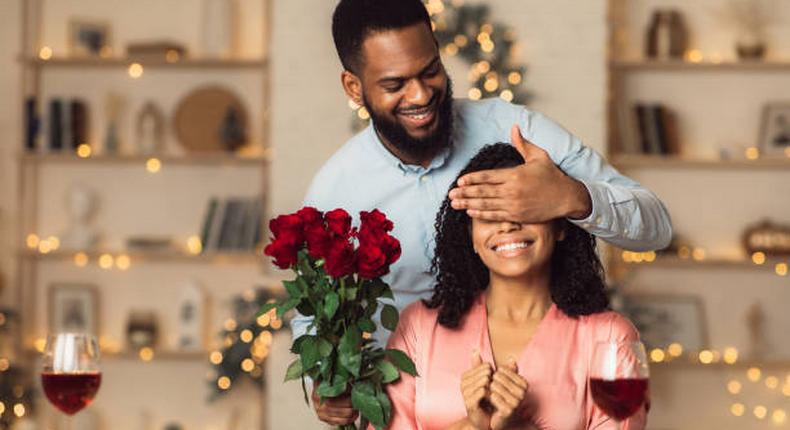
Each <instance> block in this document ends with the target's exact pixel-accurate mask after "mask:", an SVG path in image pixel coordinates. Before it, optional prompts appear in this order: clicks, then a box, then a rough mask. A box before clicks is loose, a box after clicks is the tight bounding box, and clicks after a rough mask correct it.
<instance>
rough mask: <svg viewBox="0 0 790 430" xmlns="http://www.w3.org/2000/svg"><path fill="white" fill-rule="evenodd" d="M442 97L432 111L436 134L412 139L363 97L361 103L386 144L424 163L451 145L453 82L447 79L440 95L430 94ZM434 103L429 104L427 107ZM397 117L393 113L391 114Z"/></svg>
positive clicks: (398, 124)
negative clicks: (434, 111)
mask: <svg viewBox="0 0 790 430" xmlns="http://www.w3.org/2000/svg"><path fill="white" fill-rule="evenodd" d="M441 96H444V99H443V100H442V101H441V102H439V105H438V107H437V109H436V119H435V121H438V124H437V126H436V131H434V132H433V133H431V134H430V135H428V136H425V137H423V138H419V139H418V138H414V137H412V136H411V135H410V134H409V133H408V132H407V131H406V129H405V128H404V127H403V125H401V124H400V123H398V122H397V121H390V120H389V119H387V118H384V116H383V115H380V114H378V113H377V112H376V111H375V110H373V108H372V106H371V105H370V103H369V102H368V100H367V98H366V97H365V96H364V95H363V96H362V100H363V103H364V104H365V108H366V109H367V110H368V112H369V113H370V119H371V120H372V121H373V126H374V127H375V128H376V131H378V133H379V134H381V136H382V137H384V138H385V139H386V140H387V142H388V143H389V144H390V145H392V146H394V147H395V148H396V149H397V150H398V151H400V152H402V153H403V154H404V155H406V156H408V157H409V158H413V159H416V160H427V159H430V158H433V157H434V156H435V155H436V154H438V153H440V152H441V151H443V150H444V149H446V148H449V147H450V145H451V144H452V141H451V139H450V137H451V135H452V132H453V83H452V81H450V78H449V77H448V78H447V88H446V89H445V92H444V94H443V95H442V94H434V97H441ZM433 103H436V102H435V101H431V104H433ZM392 114H393V116H395V117H396V118H397V113H396V112H393V113H392Z"/></svg>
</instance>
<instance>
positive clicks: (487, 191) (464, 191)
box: [450, 184, 502, 200]
mask: <svg viewBox="0 0 790 430" xmlns="http://www.w3.org/2000/svg"><path fill="white" fill-rule="evenodd" d="M494 197H502V195H501V190H500V189H499V187H498V186H495V185H494V186H492V185H488V184H484V185H467V186H465V187H458V188H454V189H453V190H452V191H450V198H451V199H453V200H458V199H472V198H484V199H487V198H494Z"/></svg>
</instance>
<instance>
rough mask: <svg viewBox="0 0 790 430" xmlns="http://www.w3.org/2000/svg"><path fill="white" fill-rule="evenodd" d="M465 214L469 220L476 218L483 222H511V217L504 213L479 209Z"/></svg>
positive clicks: (470, 210)
mask: <svg viewBox="0 0 790 430" xmlns="http://www.w3.org/2000/svg"><path fill="white" fill-rule="evenodd" d="M466 214H467V215H469V216H470V217H471V218H477V219H480V220H485V221H511V220H512V218H513V217H512V215H510V214H509V213H507V212H505V211H486V210H479V209H469V210H467V211H466Z"/></svg>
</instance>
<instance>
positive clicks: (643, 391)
mask: <svg viewBox="0 0 790 430" xmlns="http://www.w3.org/2000/svg"><path fill="white" fill-rule="evenodd" d="M590 391H592V397H593V401H594V402H595V404H596V405H598V407H599V408H601V410H602V411H603V412H604V413H605V414H606V415H608V416H610V417H612V418H614V419H616V420H618V421H622V420H624V419H626V418H628V417H630V416H631V415H633V414H635V413H636V411H638V410H639V408H640V407H641V406H642V405H643V404H644V403H645V402H646V400H647V378H627V379H614V380H611V381H607V380H603V379H600V378H590Z"/></svg>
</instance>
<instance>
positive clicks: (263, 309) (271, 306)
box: [255, 303, 277, 318]
mask: <svg viewBox="0 0 790 430" xmlns="http://www.w3.org/2000/svg"><path fill="white" fill-rule="evenodd" d="M276 307H277V303H266V304H264V305H263V306H261V308H260V309H259V310H258V313H257V314H255V318H258V317H259V316H261V315H263V314H265V313H266V312H269V311H270V310H272V309H274V308H276Z"/></svg>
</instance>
